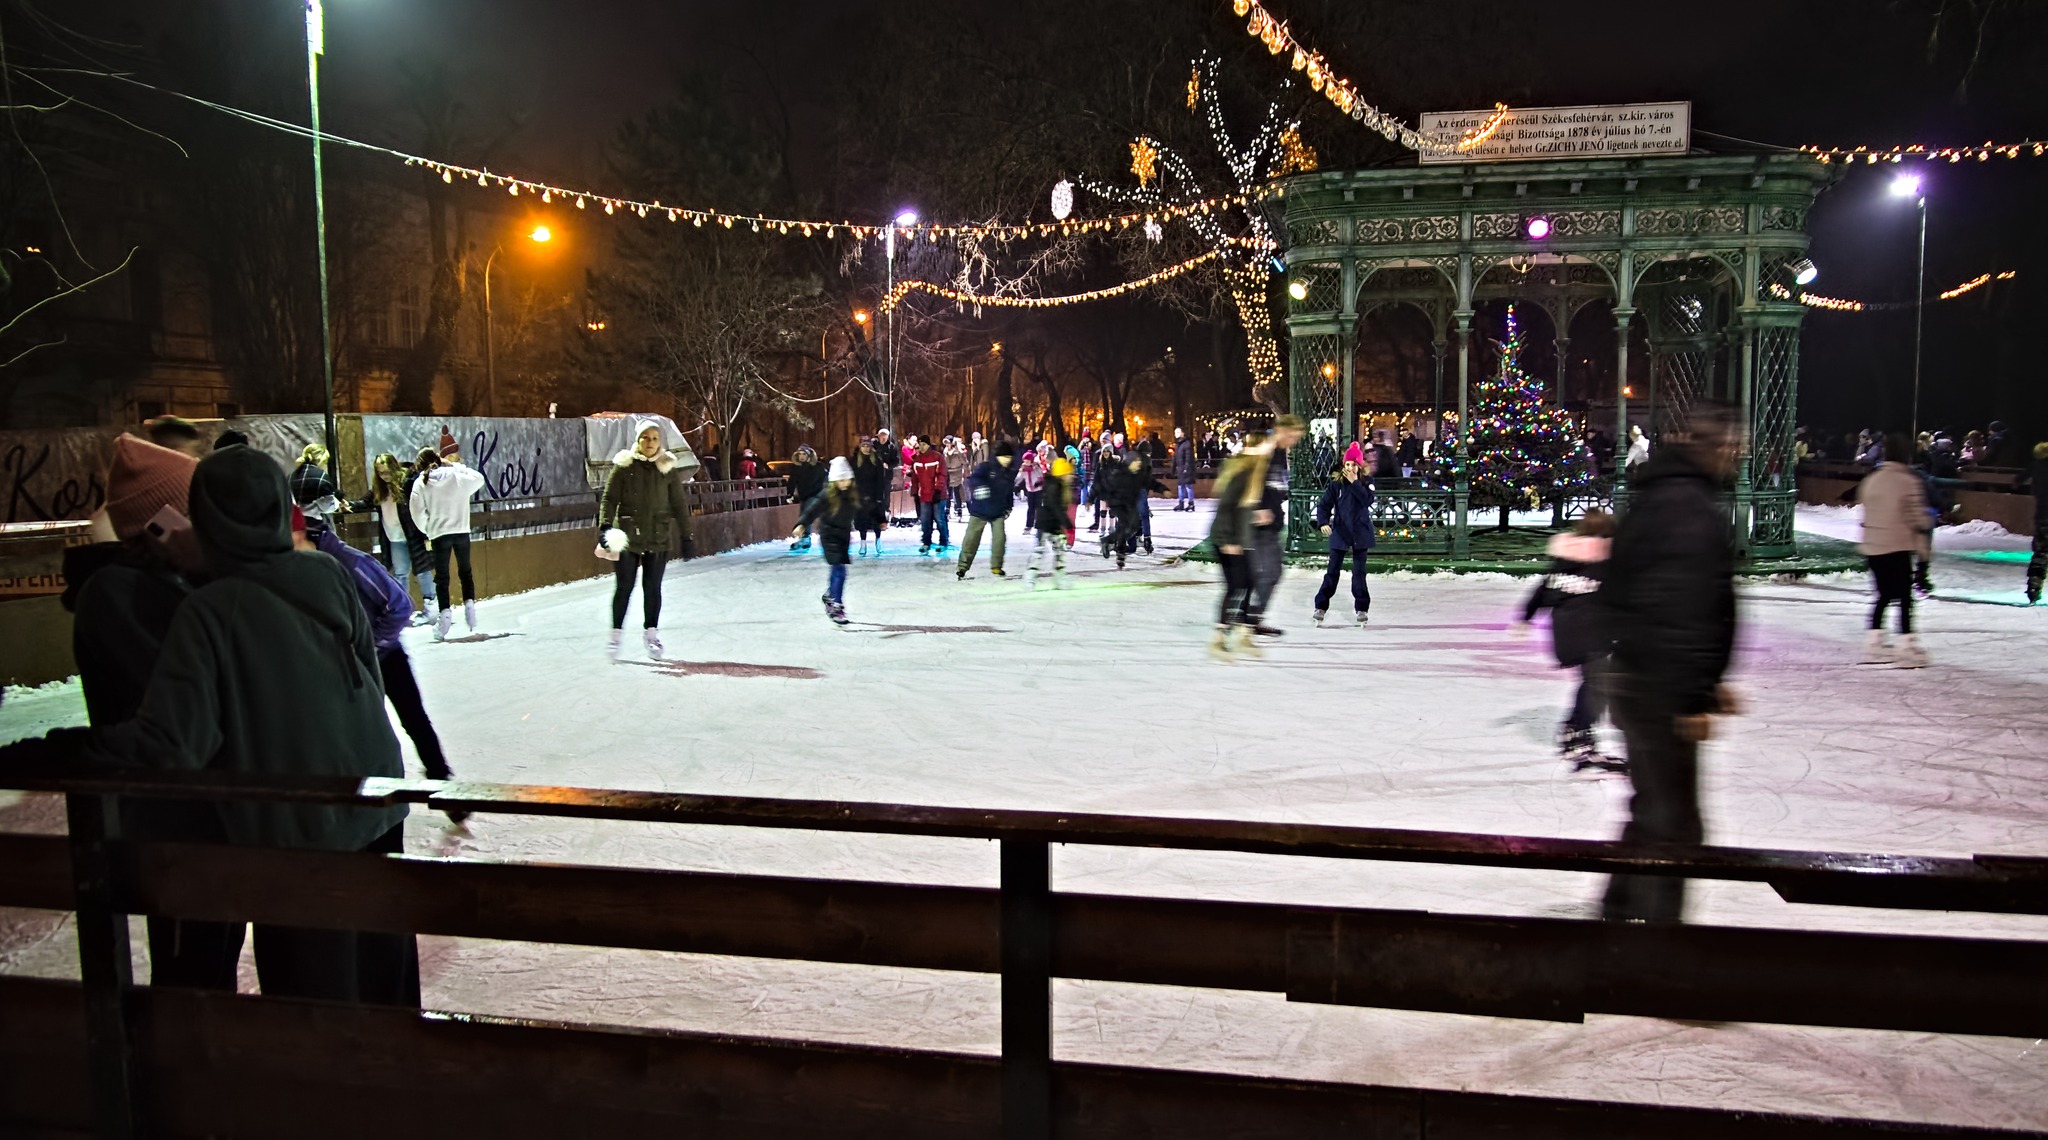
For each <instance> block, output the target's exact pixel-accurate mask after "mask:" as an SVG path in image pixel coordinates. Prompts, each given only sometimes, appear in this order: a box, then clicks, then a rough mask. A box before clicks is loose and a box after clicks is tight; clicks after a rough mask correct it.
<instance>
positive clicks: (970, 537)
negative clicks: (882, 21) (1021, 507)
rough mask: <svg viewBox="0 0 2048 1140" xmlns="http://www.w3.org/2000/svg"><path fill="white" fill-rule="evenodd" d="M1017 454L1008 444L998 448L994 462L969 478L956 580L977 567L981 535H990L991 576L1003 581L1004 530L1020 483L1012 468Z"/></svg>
mask: <svg viewBox="0 0 2048 1140" xmlns="http://www.w3.org/2000/svg"><path fill="white" fill-rule="evenodd" d="M1015 457H1016V451H1015V449H1014V448H1012V447H1011V445H1010V441H1009V440H1007V439H1006V440H1004V441H1003V442H1001V443H999V444H997V445H996V454H995V458H993V459H991V460H989V461H988V462H986V463H983V464H982V465H981V466H979V467H976V468H975V469H974V471H973V472H972V473H971V474H969V475H968V476H967V514H968V519H967V534H966V535H965V536H963V537H962V538H961V540H960V562H959V565H958V566H957V567H956V568H955V570H954V573H953V576H954V577H955V578H965V577H967V571H968V570H969V569H970V568H972V567H973V566H974V555H975V554H976V553H977V552H978V551H980V549H981V532H982V531H984V530H988V531H991V532H992V533H991V534H990V536H989V573H990V574H993V575H995V576H996V577H998V578H1001V577H1003V543H1004V538H1005V535H1004V529H1005V527H1006V525H1007V523H1008V520H1009V517H1010V509H1011V508H1012V507H1014V506H1016V503H1017V493H1016V492H1017V482H1016V478H1015V476H1013V475H1012V474H1011V473H1010V464H1011V463H1012V462H1014V461H1015Z"/></svg>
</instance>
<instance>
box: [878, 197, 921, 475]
mask: <svg viewBox="0 0 2048 1140" xmlns="http://www.w3.org/2000/svg"><path fill="white" fill-rule="evenodd" d="M916 224H917V211H916V210H908V209H906V210H903V211H902V212H900V213H898V214H897V215H896V221H895V224H894V225H891V226H890V227H889V231H888V235H889V236H888V238H887V239H886V240H887V244H888V262H889V287H888V290H887V291H886V292H884V293H883V294H882V296H883V297H884V298H885V299H886V300H887V301H888V302H889V328H888V332H887V340H888V345H887V346H886V348H885V350H884V352H883V357H884V359H885V361H886V367H887V372H886V374H885V375H884V376H883V377H882V426H883V427H885V428H888V429H889V434H890V435H892V436H893V435H895V434H896V295H895V294H896V230H897V229H898V228H899V227H907V226H914V225H916Z"/></svg>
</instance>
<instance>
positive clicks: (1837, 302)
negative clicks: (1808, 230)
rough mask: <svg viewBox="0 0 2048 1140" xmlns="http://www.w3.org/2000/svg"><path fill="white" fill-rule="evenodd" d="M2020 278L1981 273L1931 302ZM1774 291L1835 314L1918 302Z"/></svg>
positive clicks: (1779, 288) (1774, 284)
mask: <svg viewBox="0 0 2048 1140" xmlns="http://www.w3.org/2000/svg"><path fill="white" fill-rule="evenodd" d="M2017 276H2019V271H2018V270H2017V269H2007V270H2003V271H2001V272H1998V273H1980V274H1978V275H1977V276H1975V277H1972V278H1970V279H1969V280H1968V281H1965V282H1963V283H1962V284H1961V285H1958V286H1956V287H1955V288H1953V289H1944V290H1942V291H1941V292H1940V293H1937V294H1935V295H1934V296H1933V297H1931V298H1929V299H1930V300H1934V301H1953V300H1955V299H1956V298H1958V297H1962V296H1965V295H1967V294H1970V293H1974V292H1976V291H1977V290H1979V289H1982V288H1983V287H1984V286H1986V285H1989V284H1991V283H1992V282H1993V281H2010V280H2012V279H2013V278H2015V277H2017ZM1770 292H1771V296H1773V297H1776V298H1778V299H1779V300H1781V301H1798V302H1799V303H1800V304H1802V305H1806V306H1809V307H1811V308H1815V309H1825V310H1827V311H1828V312H1831V313H1881V312H1887V311H1891V310H1897V309H1910V308H1912V307H1913V306H1914V305H1915V304H1916V303H1917V302H1913V301H1851V300H1848V299H1846V298H1843V297H1824V296H1822V295H1820V294H1818V293H1794V292H1793V291H1792V290H1790V289H1787V288H1786V287H1785V286H1783V285H1781V284H1779V283H1778V282H1776V281H1773V282H1771V286H1770Z"/></svg>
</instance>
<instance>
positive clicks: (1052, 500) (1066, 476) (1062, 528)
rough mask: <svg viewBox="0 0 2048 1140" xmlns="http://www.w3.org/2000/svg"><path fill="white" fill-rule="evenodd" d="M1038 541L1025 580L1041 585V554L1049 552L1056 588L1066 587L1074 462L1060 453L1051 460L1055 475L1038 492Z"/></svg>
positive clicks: (1070, 539) (1033, 586) (1036, 520)
mask: <svg viewBox="0 0 2048 1140" xmlns="http://www.w3.org/2000/svg"><path fill="white" fill-rule="evenodd" d="M1037 514H1038V517H1037V518H1036V519H1035V520H1034V521H1035V522H1036V523H1037V526H1038V544H1037V545H1036V546H1034V547H1033V548H1032V550H1031V561H1030V562H1028V563H1026V564H1025V566H1024V583H1025V584H1026V585H1028V586H1030V587H1031V588H1032V589H1034V590H1035V589H1037V588H1038V556H1039V555H1041V554H1045V553H1048V552H1050V554H1051V555H1052V557H1051V559H1050V561H1051V563H1052V583H1053V588H1054V589H1058V590H1064V589H1066V588H1067V544H1068V543H1070V542H1072V541H1073V539H1072V536H1071V535H1070V534H1069V531H1070V530H1071V529H1072V527H1073V518H1074V463H1073V461H1072V460H1070V459H1068V458H1066V457H1065V456H1061V457H1060V458H1058V459H1055V460H1053V461H1052V477H1051V478H1049V479H1047V480H1046V481H1045V483H1044V484H1043V485H1042V486H1041V487H1040V488H1039V492H1038V506H1037Z"/></svg>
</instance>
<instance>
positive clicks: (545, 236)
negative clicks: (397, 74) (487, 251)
mask: <svg viewBox="0 0 2048 1140" xmlns="http://www.w3.org/2000/svg"><path fill="white" fill-rule="evenodd" d="M526 237H527V240H528V241H531V242H533V243H534V244H536V245H546V244H547V243H548V242H550V241H553V240H554V238H555V232H554V231H553V230H551V229H549V228H547V227H546V226H535V227H533V231H532V232H531V233H529V234H527V235H526ZM503 252H505V246H504V243H502V242H500V243H498V244H496V245H493V246H492V247H491V255H490V256H489V257H486V258H484V400H485V405H486V406H487V407H488V408H489V409H490V412H491V414H492V415H494V416H495V415H497V414H498V349H497V331H496V328H495V326H494V323H493V318H492V316H491V263H492V262H494V261H496V260H498V255H499V254H501V253H503Z"/></svg>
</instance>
